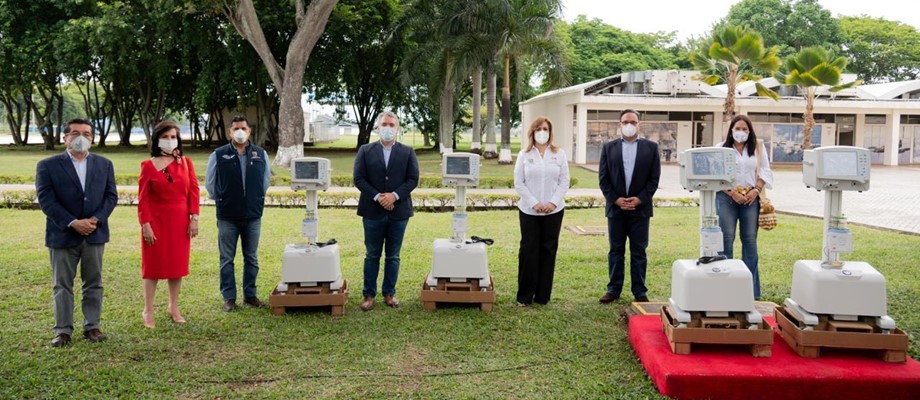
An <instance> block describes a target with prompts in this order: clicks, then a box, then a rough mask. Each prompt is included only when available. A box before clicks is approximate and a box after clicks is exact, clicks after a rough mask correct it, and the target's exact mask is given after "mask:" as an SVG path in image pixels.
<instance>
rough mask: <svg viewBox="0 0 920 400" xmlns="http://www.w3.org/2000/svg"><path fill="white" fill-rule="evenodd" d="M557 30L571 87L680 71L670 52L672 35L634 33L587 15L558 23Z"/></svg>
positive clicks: (675, 59) (675, 57)
mask: <svg viewBox="0 0 920 400" xmlns="http://www.w3.org/2000/svg"><path fill="white" fill-rule="evenodd" d="M556 30H557V32H558V34H559V37H560V41H561V42H562V43H563V46H564V48H565V62H566V65H567V66H568V70H569V75H570V81H571V82H572V83H584V82H589V81H592V80H595V79H600V78H604V77H607V76H610V75H616V74H619V73H621V72H628V71H642V70H648V69H674V68H678V62H677V55H676V54H673V53H671V52H669V51H668V49H667V46H668V45H669V44H670V42H671V41H673V34H666V33H659V34H644V33H632V32H628V31H624V30H622V29H620V28H617V27H615V26H612V25H608V24H606V23H604V22H603V21H601V20H600V19H597V18H594V19H588V18H587V17H585V16H584V15H579V16H578V17H577V18H576V19H575V21H572V22H571V23H568V22H565V21H559V22H557V23H556Z"/></svg>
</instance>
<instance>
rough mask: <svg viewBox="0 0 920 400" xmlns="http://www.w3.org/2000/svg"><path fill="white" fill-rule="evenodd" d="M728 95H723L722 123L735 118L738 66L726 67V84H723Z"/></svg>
mask: <svg viewBox="0 0 920 400" xmlns="http://www.w3.org/2000/svg"><path fill="white" fill-rule="evenodd" d="M725 83H726V85H727V87H726V89H727V90H728V93H726V94H725V104H723V105H722V122H723V123H726V125H727V123H728V121H731V119H732V118H734V117H735V90H737V88H738V66H737V65H735V64H731V65H729V67H728V82H725Z"/></svg>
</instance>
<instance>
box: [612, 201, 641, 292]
mask: <svg viewBox="0 0 920 400" xmlns="http://www.w3.org/2000/svg"><path fill="white" fill-rule="evenodd" d="M648 228H649V218H646V217H640V216H638V215H633V214H632V213H628V214H627V215H626V216H623V217H618V218H607V237H608V238H609V239H610V252H609V253H607V272H608V273H609V274H610V282H609V283H607V293H610V294H612V295H614V296H617V297H619V296H620V292H622V291H623V277H624V274H625V270H626V266H625V265H624V264H625V258H626V241H627V239H628V240H629V277H630V284H631V287H632V294H633V296H635V297H639V296H645V295H646V294H647V292H648V288H646V287H645V269H646V267H647V264H648V260H647V258H646V256H645V248H646V247H648V230H649V229H648Z"/></svg>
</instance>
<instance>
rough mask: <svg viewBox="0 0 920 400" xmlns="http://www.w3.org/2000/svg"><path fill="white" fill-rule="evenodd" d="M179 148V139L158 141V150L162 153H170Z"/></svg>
mask: <svg viewBox="0 0 920 400" xmlns="http://www.w3.org/2000/svg"><path fill="white" fill-rule="evenodd" d="M177 147H179V139H160V150H163V152H164V153H166V154H169V153H172V152H173V150H175V149H176V148H177Z"/></svg>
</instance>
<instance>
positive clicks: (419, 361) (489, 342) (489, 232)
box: [0, 206, 920, 399]
mask: <svg viewBox="0 0 920 400" xmlns="http://www.w3.org/2000/svg"><path fill="white" fill-rule="evenodd" d="M515 214H516V212H515V211H490V212H476V213H472V214H471V215H470V221H469V226H470V227H471V230H470V234H471V235H479V236H484V237H491V238H494V239H495V245H494V246H492V247H490V249H489V261H490V269H491V272H492V274H493V276H494V277H495V281H496V283H495V286H496V291H497V293H498V299H497V302H498V303H497V304H496V306H495V309H494V311H493V312H492V313H488V314H487V313H482V312H480V311H479V309H478V308H469V307H450V308H443V309H439V310H437V311H434V312H428V311H425V310H423V309H422V306H421V303H420V302H419V300H418V296H419V290H420V287H421V284H422V279H423V277H424V276H425V274H426V273H427V272H428V271H429V269H430V263H431V243H432V240H433V239H434V238H438V237H447V236H448V235H449V233H450V231H449V229H450V215H449V214H447V213H442V214H430V213H418V214H416V216H415V217H414V218H413V219H412V220H411V222H410V223H409V229H408V230H407V233H406V239H405V242H404V246H403V252H402V268H401V274H400V278H399V283H398V285H397V290H398V293H397V295H398V296H399V297H400V299H401V300H402V301H403V307H401V308H399V309H390V308H387V307H382V306H380V307H377V308H376V309H375V310H374V311H372V312H361V311H360V309H359V303H360V299H361V293H360V292H361V289H360V288H361V280H362V267H361V265H362V257H363V245H362V238H363V236H362V232H361V230H360V228H359V227H360V219H359V217H357V216H356V215H355V214H354V210H331V209H323V210H322V211H321V218H322V222H321V227H320V232H321V238H322V239H327V238H329V237H335V238H336V239H338V241H339V243H340V245H341V265H342V269H343V274H344V275H345V277H346V278H347V279H348V280H349V281H350V286H351V294H350V301H349V303H348V305H347V306H346V312H345V315H344V316H341V317H332V316H330V315H329V314H328V313H325V312H298V313H290V314H288V315H285V316H273V315H271V314H270V312H269V310H268V309H261V310H255V309H251V308H243V309H241V310H238V311H237V312H234V313H224V312H222V311H221V310H220V308H221V303H222V302H221V298H220V294H219V290H218V273H217V264H218V260H217V259H218V254H217V250H216V240H217V239H216V227H215V220H214V209H213V208H210V207H207V208H204V209H203V212H202V222H201V236H200V237H199V238H198V239H196V240H195V241H194V243H193V254H192V259H191V275H190V276H189V277H188V278H187V279H186V280H185V285H184V287H183V292H182V295H181V298H180V307H181V309H182V310H183V313H184V314H185V316H186V318H187V319H188V320H189V322H188V324H185V325H182V326H177V325H173V324H172V323H170V322H168V321H169V320H168V316H167V315H166V312H165V308H166V300H165V285H161V287H160V291H159V293H158V294H159V296H158V298H157V315H156V318H157V324H158V325H157V328H156V329H155V330H146V329H144V328H143V327H142V325H141V316H140V313H141V309H142V306H143V300H142V293H141V280H140V252H139V249H138V247H139V242H140V241H139V229H138V226H137V219H136V218H137V217H136V209H134V208H132V207H125V206H120V207H118V208H117V209H116V211H115V214H114V215H113V217H112V219H111V220H110V221H111V224H112V235H113V240H112V242H110V243H109V244H108V246H107V247H106V254H105V267H104V271H105V272H104V282H105V306H104V310H103V321H102V328H103V330H104V332H106V333H107V334H108V335H109V336H110V339H109V341H108V342H106V343H103V344H97V345H90V344H87V343H86V342H85V341H84V340H83V339H82V337H80V338H76V340H75V342H74V344H73V346H71V347H69V348H64V349H53V348H51V347H49V345H48V342H49V340H50V339H51V337H52V332H51V328H52V325H53V313H52V306H51V304H52V303H51V277H50V268H49V262H48V253H47V250H46V249H45V248H44V247H43V246H42V243H43V230H44V224H43V222H42V221H43V219H44V217H43V215H42V214H41V212H40V211H22V210H10V209H0V221H2V227H3V235H2V236H0V265H2V266H3V267H2V268H0V379H2V381H3V384H2V385H0V398H99V397H102V398H137V397H144V398H305V397H319V398H335V399H341V398H426V399H440V398H518V399H531V398H547V399H555V398H579V399H580V398H592V399H593V398H598V399H600V398H604V399H608V398H624V399H627V398H628V399H632V398H659V397H660V396H659V395H658V393H657V391H656V390H655V388H654V386H653V384H652V382H651V381H650V379H649V378H648V377H647V375H646V374H645V372H644V370H643V368H642V366H641V365H640V363H639V362H638V360H637V359H636V356H635V353H634V352H633V350H632V348H631V346H630V344H629V341H628V338H627V331H626V325H625V323H624V319H623V314H624V312H625V310H626V308H627V306H628V304H627V301H628V300H630V299H629V298H628V297H629V296H628V295H627V296H625V297H624V299H623V300H621V301H618V302H616V303H614V304H612V305H607V306H604V305H600V304H598V303H597V298H598V296H600V295H601V294H602V293H603V290H604V286H605V284H606V279H607V278H606V252H607V242H606V238H604V237H578V236H575V235H573V234H572V233H570V232H568V231H563V233H562V236H561V241H560V249H559V256H558V261H557V268H556V281H555V285H554V292H553V299H552V302H551V303H550V304H549V305H548V306H543V307H532V308H518V307H516V306H515V305H514V297H513V296H514V291H515V289H516V276H517V266H516V263H517V261H516V260H517V246H518V244H517V243H518V240H519V229H518V226H517V223H516V222H514V220H515V219H516V216H515ZM301 215H302V211H301V210H298V209H278V208H274V209H268V210H267V211H266V215H265V217H264V221H263V229H262V240H261V245H260V262H261V273H260V276H259V294H260V296H261V297H263V298H265V297H266V296H267V294H268V292H269V290H270V288H271V287H272V286H274V284H276V283H277V282H278V279H279V278H280V272H281V271H280V257H281V253H282V250H283V247H284V245H285V244H286V243H290V242H294V241H297V240H298V239H299V230H300V226H299V223H297V222H296V221H299V219H300V218H301ZM696 221H697V209H696V208H659V209H657V210H656V212H655V217H654V218H652V228H651V232H652V239H651V245H650V247H649V249H648V254H649V272H648V286H649V288H650V290H651V291H650V293H649V296H650V297H651V298H652V299H654V300H665V299H666V298H667V297H668V294H669V292H670V289H669V283H670V265H671V263H672V261H673V260H674V259H678V258H695V257H697V256H698V252H697V243H698V239H697V236H696V232H697V222H696ZM604 223H605V220H604V218H603V216H602V211H601V210H600V209H585V210H567V211H566V216H565V225H572V224H577V225H603V224H604ZM852 229H853V235H854V243H855V244H856V246H855V247H856V252H855V253H853V254H851V255H848V256H846V257H845V259H849V260H864V261H867V262H869V263H871V264H872V265H873V266H875V267H876V268H877V269H879V270H880V271H881V272H882V273H883V274H884V275H885V276H886V278H887V280H888V301H889V313H890V315H891V316H892V317H893V318H894V319H895V320H896V321H897V323H898V326H899V327H900V328H902V329H904V330H905V331H907V332H910V333H913V334H916V333H917V332H920V316H918V315H917V313H916V307H915V302H916V299H917V298H920V276H918V275H920V272H918V268H917V265H918V264H920V252H917V251H916V250H915V249H917V248H920V237H917V236H910V235H902V234H896V233H891V232H886V231H879V230H873V229H868V228H863V227H859V226H854V227H853V228H852ZM820 232H821V221H820V220H817V219H808V218H800V217H792V216H782V220H781V225H780V227H779V228H777V229H776V230H774V231H771V232H762V233H761V240H760V245H761V271H762V272H761V279H762V281H763V294H764V297H765V299H766V300H771V301H774V302H781V301H782V300H783V299H784V298H785V297H787V296H788V294H789V291H790V280H791V271H792V265H793V263H794V261H795V260H797V259H812V258H816V257H817V256H818V255H819V247H820V243H821V236H820ZM237 259H238V260H239V256H238V257H237ZM240 269H241V267H240V266H239V265H238V266H237V271H238V272H237V278H238V279H240V274H241V272H240ZM78 285H79V283H78ZM627 286H628V283H627ZM624 293H627V294H628V293H629V290H628V288H627V289H626V290H624ZM78 297H79V296H78ZM80 319H81V314H80V312H79V307H78V310H77V313H76V320H77V321H80ZM79 332H80V331H79V328H77V332H76V333H77V334H78V335H79ZM738 351H742V352H743V351H744V350H742V349H738ZM910 355H911V356H912V357H914V358H916V357H918V356H920V346H918V343H917V341H916V340H914V341H912V343H911V347H910Z"/></svg>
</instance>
